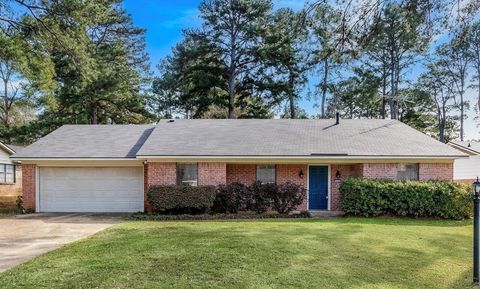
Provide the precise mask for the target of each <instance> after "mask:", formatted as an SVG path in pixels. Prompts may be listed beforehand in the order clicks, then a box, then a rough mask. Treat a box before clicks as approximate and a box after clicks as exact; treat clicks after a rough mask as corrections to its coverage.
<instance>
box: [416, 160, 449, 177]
mask: <svg viewBox="0 0 480 289" xmlns="http://www.w3.org/2000/svg"><path fill="white" fill-rule="evenodd" d="M418 178H419V179H420V180H451V179H453V163H432V164H419V167H418Z"/></svg>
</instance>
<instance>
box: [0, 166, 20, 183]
mask: <svg viewBox="0 0 480 289" xmlns="http://www.w3.org/2000/svg"><path fill="white" fill-rule="evenodd" d="M15 181H16V176H15V165H13V164H0V183H4V184H14V183H15Z"/></svg>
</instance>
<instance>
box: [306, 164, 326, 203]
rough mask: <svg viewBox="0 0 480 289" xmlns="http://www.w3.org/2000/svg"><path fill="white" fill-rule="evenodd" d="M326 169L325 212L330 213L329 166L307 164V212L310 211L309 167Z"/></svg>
mask: <svg viewBox="0 0 480 289" xmlns="http://www.w3.org/2000/svg"><path fill="white" fill-rule="evenodd" d="M319 166H320V167H327V196H328V200H327V211H330V208H331V199H332V198H331V190H330V186H331V176H330V175H331V172H330V164H308V165H307V210H310V167H319Z"/></svg>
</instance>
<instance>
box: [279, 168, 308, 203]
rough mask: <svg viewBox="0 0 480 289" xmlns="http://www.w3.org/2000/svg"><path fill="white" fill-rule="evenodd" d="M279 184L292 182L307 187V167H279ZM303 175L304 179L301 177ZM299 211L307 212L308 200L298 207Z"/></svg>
mask: <svg viewBox="0 0 480 289" xmlns="http://www.w3.org/2000/svg"><path fill="white" fill-rule="evenodd" d="M276 169H277V184H281V183H285V182H292V183H295V184H297V185H299V186H303V187H304V188H306V187H307V165H277V166H276ZM300 172H302V173H303V177H301V176H300ZM298 210H299V211H305V210H307V198H305V201H304V202H303V204H301V205H300V206H299V207H298Z"/></svg>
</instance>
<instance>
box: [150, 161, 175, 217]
mask: <svg viewBox="0 0 480 289" xmlns="http://www.w3.org/2000/svg"><path fill="white" fill-rule="evenodd" d="M143 178H144V180H143V182H144V187H145V189H144V209H145V211H146V212H150V211H151V210H152V207H151V206H150V204H149V203H148V200H147V193H148V189H149V188H150V186H155V185H175V184H176V183H177V164H176V163H148V164H146V165H144V174H143Z"/></svg>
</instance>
